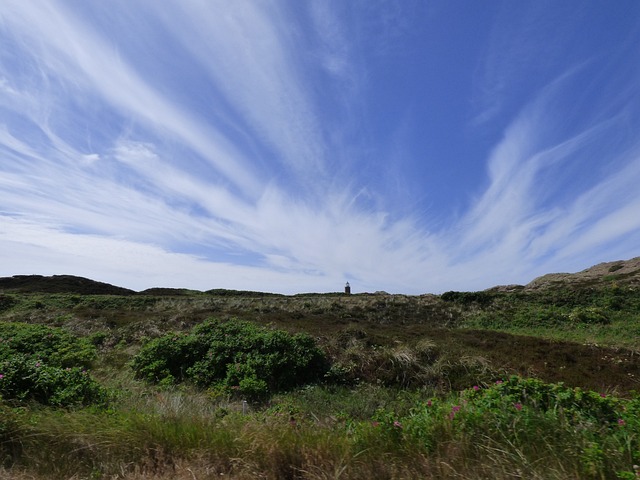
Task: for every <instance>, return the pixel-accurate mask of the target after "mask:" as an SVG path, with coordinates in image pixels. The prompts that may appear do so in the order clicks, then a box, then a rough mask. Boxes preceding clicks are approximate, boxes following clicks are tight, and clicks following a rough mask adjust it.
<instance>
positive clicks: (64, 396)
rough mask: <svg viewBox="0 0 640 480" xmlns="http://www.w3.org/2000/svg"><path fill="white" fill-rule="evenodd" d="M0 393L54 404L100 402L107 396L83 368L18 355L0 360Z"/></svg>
mask: <svg viewBox="0 0 640 480" xmlns="http://www.w3.org/2000/svg"><path fill="white" fill-rule="evenodd" d="M0 394H1V395H2V397H4V398H6V399H12V400H18V401H25V400H33V401H36V402H39V403H42V404H43V405H51V406H56V407H66V406H72V405H90V404H102V403H104V402H105V401H106V399H107V395H106V390H105V389H103V388H102V387H101V386H100V385H99V384H98V383H97V382H96V381H95V380H93V379H92V378H91V377H90V376H89V374H88V373H87V371H86V370H84V369H83V368H81V367H67V368H60V367H54V366H51V365H47V364H45V363H43V362H41V361H38V360H34V359H32V358H29V357H27V356H25V355H21V354H16V355H13V357H12V358H11V359H10V360H5V361H3V362H0Z"/></svg>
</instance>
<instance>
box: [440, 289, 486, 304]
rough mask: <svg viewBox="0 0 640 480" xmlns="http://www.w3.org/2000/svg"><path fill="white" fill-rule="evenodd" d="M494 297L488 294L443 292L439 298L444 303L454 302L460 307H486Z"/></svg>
mask: <svg viewBox="0 0 640 480" xmlns="http://www.w3.org/2000/svg"><path fill="white" fill-rule="evenodd" d="M494 297H495V295H494V294H492V293H490V292H454V291H451V292H445V293H443V294H442V296H441V298H442V300H444V301H445V302H455V303H459V304H461V305H471V304H474V303H475V304H478V305H488V304H490V303H491V302H492V301H493V299H494Z"/></svg>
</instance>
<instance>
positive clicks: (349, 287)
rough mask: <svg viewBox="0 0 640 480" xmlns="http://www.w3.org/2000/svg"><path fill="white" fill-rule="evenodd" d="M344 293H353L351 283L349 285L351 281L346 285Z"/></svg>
mask: <svg viewBox="0 0 640 480" xmlns="http://www.w3.org/2000/svg"><path fill="white" fill-rule="evenodd" d="M344 293H346V294H347V295H349V294H351V285H349V282H347V284H346V285H345V286H344Z"/></svg>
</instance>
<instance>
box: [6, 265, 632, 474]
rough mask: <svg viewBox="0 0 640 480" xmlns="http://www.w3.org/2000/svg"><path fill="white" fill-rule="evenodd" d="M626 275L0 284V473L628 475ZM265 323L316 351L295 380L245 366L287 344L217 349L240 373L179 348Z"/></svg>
mask: <svg viewBox="0 0 640 480" xmlns="http://www.w3.org/2000/svg"><path fill="white" fill-rule="evenodd" d="M639 271H640V267H638V262H637V259H634V260H631V261H628V262H612V263H611V264H604V265H600V266H597V268H596V267H594V268H593V269H590V270H587V271H585V272H581V273H580V274H576V275H574V276H571V275H564V276H563V275H556V276H546V277H542V278H541V279H537V280H536V281H534V282H532V283H531V284H530V285H528V286H510V287H497V288H494V289H490V290H487V291H484V292H447V293H445V294H443V295H441V296H436V295H422V296H404V295H388V294H385V293H377V294H358V295H344V294H338V293H336V294H301V295H295V296H281V295H273V294H263V293H259V292H234V291H227V290H212V291H209V292H195V291H186V290H171V289H152V290H149V291H145V292H140V293H136V292H131V291H126V290H124V289H118V288H116V287H112V286H108V285H105V284H98V283H97V282H92V281H90V280H86V279H77V278H75V277H57V278H56V277H54V278H53V279H50V278H49V279H47V278H46V277H39V278H35V277H33V278H32V277H20V278H19V279H14V280H11V279H0V320H1V322H0V327H1V329H0V330H1V331H0V337H1V340H2V342H0V346H2V348H0V360H2V361H0V366H1V367H2V368H3V369H5V371H3V372H0V375H1V376H2V377H0V382H2V381H5V384H4V385H5V386H4V387H3V386H2V385H1V384H0V392H2V403H0V409H1V410H2V411H1V413H2V416H1V420H0V442H1V443H0V453H1V456H2V457H1V458H2V470H0V478H17V479H21V478H24V479H27V478H36V479H40V478H65V479H66V478H75V479H80V478H129V479H138V478H140V479H141V478H158V479H161V478H162V479H164V478H167V479H169V478H184V479H193V478H196V479H204V478H238V479H241V478H242V479H244V478H247V479H248V478H274V479H275V478H308V479H320V478H323V479H326V478H343V479H360V478H362V479H364V478H389V479H391V478H468V479H472V478H498V479H500V478H505V479H506V478H528V479H531V478H539V479H571V478H575V479H578V478H623V479H624V478H626V479H633V478H636V473H635V472H634V469H633V468H634V467H633V465H634V464H639V463H640V439H639V435H640V419H639V416H640V415H639V414H640V400H639V398H638V396H637V394H636V393H635V392H637V391H638V390H640V287H639V279H640V276H639V275H638V272H639ZM211 318H216V319H218V320H219V321H220V322H222V323H220V324H218V323H214V324H212V325H213V326H212V327H209V328H210V332H211V333H209V334H207V335H214V337H211V339H209V340H206V341H204V340H202V339H203V338H204V337H203V335H204V333H203V332H204V331H205V330H203V328H205V327H203V325H207V324H208V322H209V321H208V320H207V319H211ZM230 320H231V323H229V324H228V325H229V326H228V327H225V328H229V329H230V330H229V332H231V333H225V335H224V336H222V337H221V338H222V339H220V338H218V337H215V335H216V332H218V333H219V331H221V330H220V328H222V327H219V326H217V325H223V324H225V322H227V321H230ZM243 322H249V323H248V324H246V325H254V326H255V328H254V327H247V328H249V330H241V331H242V332H244V333H242V334H241V335H240V337H242V338H240V339H239V340H238V339H232V338H231V337H233V335H232V330H231V329H233V328H236V327H235V325H239V327H237V328H240V326H242V325H245V323H243ZM225 325H226V324H225ZM262 327H264V329H263V328H262ZM242 328H245V327H242ZM194 329H195V330H194ZM239 331H240V330H239ZM274 331H283V332H287V333H289V334H292V335H296V334H303V336H304V338H309V341H310V342H313V344H314V345H315V346H317V348H318V349H319V350H318V351H319V352H321V354H322V359H323V360H322V361H321V362H320V363H318V362H316V363H315V364H314V365H316V366H315V367H313V368H314V369H315V370H317V372H316V373H317V376H316V377H313V378H314V379H313V380H311V377H309V378H308V379H306V380H305V381H304V382H302V383H301V384H300V385H299V386H295V387H292V386H286V387H285V386H283V385H285V384H284V383H282V382H281V381H280V380H278V379H277V378H276V376H277V375H275V374H274V373H270V374H269V378H267V379H266V380H265V381H264V382H262V380H261V378H262V377H260V372H262V370H261V368H262V367H261V366H260V365H261V362H262V363H264V362H266V363H269V362H271V361H279V360H278V358H276V357H277V356H278V355H281V356H286V355H288V354H285V353H282V352H284V351H281V353H279V354H278V355H276V356H275V357H274V356H273V355H272V356H271V357H264V358H268V359H267V360H260V359H258V360H256V359H255V358H254V357H255V355H254V354H253V353H252V352H253V351H254V350H255V349H256V348H258V347H257V346H256V345H257V344H256V343H251V345H253V347H250V348H248V350H246V352H247V353H243V354H242V355H240V356H238V355H239V354H238V355H236V356H235V357H233V358H234V360H233V362H235V365H236V367H235V368H237V369H238V372H244V373H242V374H240V373H238V374H237V375H236V376H233V375H231V374H230V373H229V371H227V372H226V375H227V376H226V377H225V378H222V377H221V378H220V379H218V380H216V379H213V378H212V379H210V378H209V377H207V372H209V371H210V370H215V366H216V362H215V361H213V363H210V364H202V365H209V366H207V367H206V368H204V370H203V369H202V368H201V369H200V370H197V365H199V364H198V363H197V362H198V361H200V360H202V359H201V358H200V357H198V355H196V354H195V353H193V352H199V351H202V352H205V351H206V349H207V348H213V347H211V345H213V344H216V345H218V347H219V348H222V347H225V348H227V347H229V346H232V347H233V348H231V347H229V348H230V349H231V350H232V351H235V352H236V353H238V352H240V350H241V349H242V348H244V347H243V346H242V345H243V343H242V342H243V341H245V340H246V339H247V337H248V336H252V335H255V338H256V339H258V340H260V339H264V342H266V343H265V345H268V346H267V347H265V348H267V349H269V348H270V349H273V348H275V347H273V345H275V344H274V343H273V342H275V341H276V340H273V339H272V337H271V336H270V335H272V333H270V332H274ZM3 332H4V333H3ZM198 332H200V333H198ZM246 332H250V333H246ZM207 338H209V337H207ZM251 338H253V337H251ZM273 338H278V339H280V340H277V341H284V342H285V343H283V344H282V345H285V344H286V345H292V348H299V345H298V344H296V343H295V342H300V341H302V340H301V339H303V337H302V336H295V337H291V338H295V339H297V340H295V341H294V340H291V341H290V340H287V338H289V337H287V336H286V335H285V334H284V333H283V334H277V335H276V337H273ZM163 339H165V340H163ZM216 339H217V340H216ZM242 339H244V340H242ZM200 340H202V342H204V343H202V342H201V343H202V345H201V346H198V345H200V343H197V342H198V341H200ZM258 340H255V341H258ZM252 341H253V340H252ZM260 341H263V340H260ZM305 341H306V340H305ZM21 342H22V343H21ZM78 342H79V343H78ZM158 342H160V343H158ZM162 342H164V343H162ZM194 342H195V343H194ZM216 342H217V343H216ZM233 342H236V343H233ZM238 342H239V343H238ZM287 342H294V343H287ZM226 343H228V344H229V345H226ZM245 343H246V342H245ZM153 345H156V347H157V348H156V350H153V351H152V346H153ZM182 345H183V346H184V348H183V347H182ZM305 345H307V344H305ZM3 348H4V349H5V350H2V349H3ZM180 348H182V350H180ZM203 348H204V349H205V350H198V349H203ZM229 348H227V350H225V351H228V350H229ZM305 348H316V347H311V344H308V347H305ZM20 349H22V350H20ZM29 349H31V350H33V351H30V350H29ZM162 349H165V350H162ZM166 349H170V354H171V355H173V357H172V362H174V363H173V364H169V363H167V364H166V368H165V367H162V365H164V363H162V362H164V361H165V359H164V358H159V357H157V355H160V354H159V353H158V352H165V351H168V350H166ZM252 349H253V350H252ZM256 351H257V350H256ZM274 351H275V350H274ZM296 351H298V352H300V351H301V350H296ZM309 351H311V350H309ZM3 352H4V353H3ZM16 352H18V353H16ZM190 352H191V353H193V354H191V353H190ZM211 352H214V351H213V350H211V349H210V350H209V354H207V355H209V356H211V355H213V353H211ZM215 352H218V350H216V351H215ZM215 352H214V353H215ZM265 352H266V354H268V355H271V354H272V353H273V352H272V351H271V350H265ZM3 354H4V355H5V356H4V357H2V355H3ZM215 354H216V355H218V353H215ZM227 354H228V353H227ZM145 355H146V357H145ZM153 355H156V357H154V356H153ZM180 355H182V357H181V356H180ZM298 356H299V355H298ZM195 357H198V358H195ZM143 358H144V359H145V360H141V359H143ZM215 358H218V357H215ZM215 358H214V360H215ZM219 358H222V357H219ZM256 358H257V357H256ZM309 358H311V357H309ZM318 358H320V357H318ZM16 359H17V360H16ZM252 359H253V360H252ZM269 359H270V360H269ZM292 359H293V360H296V355H293V357H292ZM187 360H188V361H190V362H191V363H189V364H186V363H185V364H184V365H183V364H181V363H180V362H183V361H187ZM298 360H299V358H298ZM158 361H160V363H161V364H162V365H160V364H158V363H157V362H158ZM12 362H13V363H12ZM144 362H147V363H144ZM154 362H156V363H154ZM193 362H196V363H195V364H194V363H193ZM243 362H246V363H243ZM251 362H254V363H251ZM256 362H257V363H256ZM143 363H144V364H143ZM218 363H220V360H218ZM145 365H146V366H145ZM158 365H160V366H158ZM193 365H196V366H195V367H194V366H193ZM277 365H285V364H284V363H282V364H277ZM292 365H293V364H292ZM132 366H133V368H132ZM161 367H162V368H161ZM11 368H13V369H16V370H15V371H16V372H26V373H22V374H21V375H22V377H20V378H28V379H30V380H29V381H31V382H32V384H29V382H26V383H25V382H22V383H20V382H18V380H16V379H17V378H18V377H19V375H18V374H17V373H16V374H15V375H14V376H13V377H12V376H11V375H12V374H11V372H12V370H11ZM136 368H137V370H136ZM145 368H146V370H144V369H145ZM163 368H164V370H163ZM198 368H199V367H198ZM277 368H281V369H290V368H298V367H293V366H291V367H277ZM277 368H276V370H277ZM305 368H306V367H305ZM308 368H311V367H308ZM20 369H21V370H20ZM149 369H151V370H149ZM172 369H173V370H172ZM247 369H248V370H247ZM143 371H144V372H147V373H148V372H156V373H152V374H145V375H147V376H146V377H145V376H144V375H142V374H141V373H140V372H143ZM157 372H164V373H157ZM188 372H192V373H188ZM193 372H195V373H193ZM198 372H200V373H198ZM247 372H248V373H247ZM301 372H304V370H301ZM169 373H170V374H169ZM224 374H225V373H224V372H223V375H224ZM190 375H192V376H190ZM203 375H204V376H203ZM230 375H231V376H230ZM274 375H275V376H274ZM296 375H297V377H300V378H301V375H302V373H299V374H296ZM305 378H306V377H305ZM8 380H11V381H12V382H14V383H12V384H11V385H12V386H11V388H10V387H9V386H7V385H9V383H8ZM149 380H151V381H149ZM293 381H295V379H294V380H293ZM207 382H209V383H207ZM260 382H262V383H260ZM559 382H562V383H559ZM287 385H289V384H287ZM291 385H293V384H291ZM3 389H4V390H3ZM56 402H57V403H56Z"/></svg>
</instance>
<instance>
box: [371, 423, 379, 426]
mask: <svg viewBox="0 0 640 480" xmlns="http://www.w3.org/2000/svg"><path fill="white" fill-rule="evenodd" d="M371 426H372V427H378V426H380V422H371Z"/></svg>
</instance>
